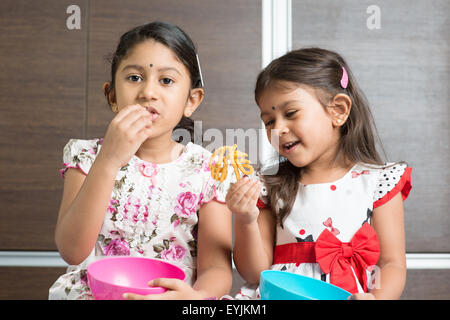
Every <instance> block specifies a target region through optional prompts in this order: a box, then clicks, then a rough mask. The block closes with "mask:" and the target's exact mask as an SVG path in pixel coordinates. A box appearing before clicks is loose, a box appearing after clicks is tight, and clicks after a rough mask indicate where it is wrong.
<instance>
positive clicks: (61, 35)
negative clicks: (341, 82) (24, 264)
mask: <svg viewBox="0 0 450 320" xmlns="http://www.w3.org/2000/svg"><path fill="white" fill-rule="evenodd" d="M131 3H132V5H131ZM71 4H73V3H72V2H71V1H60V0H47V1H36V2H30V1H24V0H23V1H10V0H8V1H2V2H1V3H0V15H1V16H0V17H1V19H0V29H1V30H2V32H1V33H0V45H1V47H0V60H1V61H2V65H3V67H2V72H1V73H0V99H1V100H0V104H1V117H0V130H1V133H2V134H1V135H0V161H1V166H0V205H1V209H0V221H1V224H0V250H55V249H56V247H55V244H54V241H53V234H54V225H55V223H56V217H57V212H58V207H59V201H60V198H61V193H62V185H63V182H62V179H61V177H60V175H59V173H58V170H59V169H60V168H61V167H62V150H63V147H64V145H65V144H66V143H67V141H68V140H69V139H70V138H84V139H91V138H94V137H102V136H103V135H104V133H105V130H106V127H107V125H108V123H109V121H110V120H111V119H112V112H111V111H110V109H109V107H108V105H107V103H106V100H105V98H104V95H103V90H102V85H103V83H104V82H105V81H109V80H110V65H109V63H108V62H107V61H106V59H105V57H106V56H107V55H108V54H111V53H113V52H114V50H115V47H116V45H117V43H118V39H119V37H120V35H121V34H122V33H124V32H125V31H127V30H129V29H130V28H132V27H134V26H137V25H140V24H144V23H147V22H150V21H156V20H160V21H169V22H172V23H174V24H176V25H179V26H180V27H181V28H183V29H184V30H185V31H186V32H187V33H188V34H189V35H190V36H191V38H192V39H193V40H194V42H195V43H196V45H197V47H198V52H199V57H200V62H201V66H202V71H203V77H204V81H205V90H206V97H205V100H204V101H203V103H202V105H201V106H200V108H199V109H198V110H197V112H196V113H195V115H194V116H193V118H194V119H195V120H202V122H203V129H207V128H212V127H214V128H219V129H225V128H256V127H258V126H259V120H258V119H259V113H258V112H257V107H256V105H255V103H254V100H253V86H254V82H255V79H256V75H257V73H258V72H259V70H260V66H261V57H260V56H261V54H260V51H261V50H260V48H261V31H260V25H261V17H260V16H261V5H260V1H258V0H253V1H245V2H243V1H239V0H233V1H208V0H202V1H198V0H196V1H181V2H180V1H176V0H170V1H169V0H164V1H163V0H158V1H155V0H153V1H147V0H139V1H133V2H126V1H118V0H116V1H103V0H95V1H77V3H76V4H77V5H78V6H79V7H80V9H81V29H80V30H76V29H74V30H69V29H68V28H67V27H66V18H67V17H68V16H69V14H67V13H66V8H67V7H68V6H69V5H71Z"/></svg>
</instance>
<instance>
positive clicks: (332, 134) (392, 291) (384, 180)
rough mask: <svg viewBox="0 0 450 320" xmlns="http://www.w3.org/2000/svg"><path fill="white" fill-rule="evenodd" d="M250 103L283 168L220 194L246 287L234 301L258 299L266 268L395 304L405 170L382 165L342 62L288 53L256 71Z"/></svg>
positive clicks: (323, 54) (329, 55)
mask: <svg viewBox="0 0 450 320" xmlns="http://www.w3.org/2000/svg"><path fill="white" fill-rule="evenodd" d="M255 99H256V102H257V104H258V106H259V108H260V110H261V119H262V120H263V122H264V123H265V127H266V131H267V136H268V138H269V140H270V142H271V144H272V145H273V146H274V148H275V149H276V150H277V151H278V152H279V154H280V155H281V159H282V160H280V163H279V164H278V166H279V167H278V170H277V173H276V174H272V175H271V174H264V172H263V173H262V174H261V176H260V178H261V182H260V181H257V180H255V179H250V178H247V179H243V180H241V181H239V182H237V183H236V184H234V185H233V186H232V187H231V188H230V190H229V192H228V194H227V198H226V202H227V205H228V207H229V208H230V209H231V211H232V212H233V214H234V215H235V248H234V262H235V265H236V267H237V269H238V271H239V273H240V274H241V275H242V277H243V278H244V279H245V280H246V281H247V283H246V285H245V286H244V287H242V288H241V290H240V291H239V293H238V295H237V296H236V298H240V299H246V298H259V297H260V296H259V289H258V282H259V277H260V273H261V271H263V270H265V269H272V270H281V271H287V272H292V273H297V274H301V275H305V276H309V277H312V278H315V279H319V280H322V281H326V282H328V283H332V284H334V285H337V286H339V287H341V288H343V289H345V290H347V291H349V292H350V293H351V294H352V296H351V298H352V299H397V298H399V297H400V295H401V293H402V290H403V287H404V285H405V280H406V259H405V234H404V221H403V219H404V218H403V200H405V199H406V198H407V196H408V194H409V191H410V189H411V179H410V176H411V168H410V167H408V166H407V165H406V164H405V163H404V162H396V163H383V162H382V160H381V158H380V156H379V154H378V152H377V150H376V146H375V134H374V131H375V130H374V125H373V119H372V116H371V113H370V110H369V107H368V103H367V101H366V99H365V96H364V94H363V93H362V91H361V90H360V89H359V87H358V86H357V83H356V81H355V79H354V77H353V75H352V73H351V72H350V68H349V67H348V65H347V63H346V62H345V60H344V59H343V58H342V57H340V56H339V55H338V54H336V53H334V52H331V51H327V50H323V49H318V48H308V49H301V50H295V51H292V52H290V53H287V54H286V55H284V56H282V57H280V58H278V59H276V60H274V61H272V62H271V63H270V64H269V65H268V66H267V67H266V68H265V69H264V70H263V71H262V72H261V73H260V75H259V76H258V80H257V83H256V89H255ZM272 169H273V168H272ZM270 171H274V170H270Z"/></svg>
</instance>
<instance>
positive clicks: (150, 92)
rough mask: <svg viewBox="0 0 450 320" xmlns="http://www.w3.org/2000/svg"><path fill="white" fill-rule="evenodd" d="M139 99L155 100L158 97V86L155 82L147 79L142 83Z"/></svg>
mask: <svg viewBox="0 0 450 320" xmlns="http://www.w3.org/2000/svg"><path fill="white" fill-rule="evenodd" d="M140 95H141V98H143V99H145V100H155V99H157V97H158V84H157V83H156V82H155V80H152V79H148V80H147V81H146V82H144V84H143V86H142V89H141V92H140Z"/></svg>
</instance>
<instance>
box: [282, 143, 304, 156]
mask: <svg viewBox="0 0 450 320" xmlns="http://www.w3.org/2000/svg"><path fill="white" fill-rule="evenodd" d="M299 143H300V141H292V142H287V143H284V144H283V145H282V147H283V151H284V152H286V153H289V152H291V151H293V150H294V149H295V148H296V147H297V145H298V144H299Z"/></svg>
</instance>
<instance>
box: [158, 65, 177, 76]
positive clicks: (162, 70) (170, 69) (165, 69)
mask: <svg viewBox="0 0 450 320" xmlns="http://www.w3.org/2000/svg"><path fill="white" fill-rule="evenodd" d="M158 71H159V72H164V71H175V72H176V73H178V74H179V75H180V76H181V75H182V74H181V72H180V71H178V69H177V68H174V67H161V68H159V69H158Z"/></svg>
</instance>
